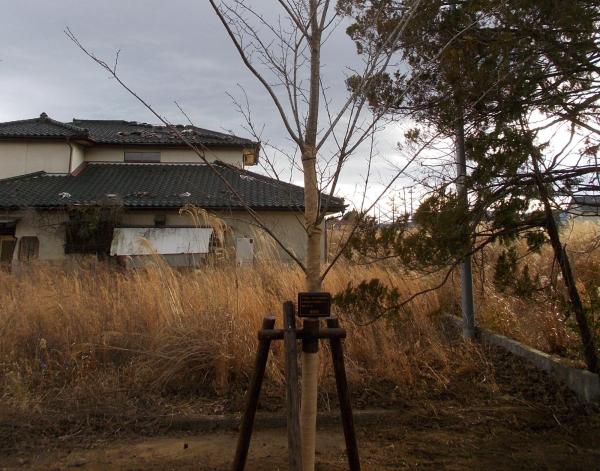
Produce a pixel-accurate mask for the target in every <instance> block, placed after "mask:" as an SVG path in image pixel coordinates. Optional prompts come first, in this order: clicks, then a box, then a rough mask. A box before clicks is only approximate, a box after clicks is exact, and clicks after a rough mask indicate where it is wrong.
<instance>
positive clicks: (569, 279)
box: [531, 156, 599, 373]
mask: <svg viewBox="0 0 600 471" xmlns="http://www.w3.org/2000/svg"><path fill="white" fill-rule="evenodd" d="M531 160H532V162H533V169H534V177H535V182H536V186H537V188H538V192H539V196H540V200H541V202H542V205H543V206H544V215H545V217H546V231H547V232H548V237H550V244H551V245H552V250H553V251H554V256H555V257H556V260H558V264H559V266H560V270H561V273H562V276H563V280H564V282H565V286H566V288H567V293H568V295H569V301H570V304H571V309H572V311H573V313H574V314H575V319H576V321H577V327H578V328H579V336H580V337H581V343H582V345H583V355H584V357H585V362H586V365H587V368H588V370H590V371H591V372H593V373H598V372H599V370H598V354H597V351H596V346H595V345H594V338H593V335H592V332H591V330H590V326H589V324H588V320H587V317H586V315H585V311H584V309H583V303H582V302H581V297H580V296H579V290H578V289H577V285H576V284H575V277H574V276H573V270H572V269H571V263H570V261H569V256H568V254H567V251H566V250H565V248H564V246H563V245H562V243H561V241H560V234H559V232H558V226H557V224H556V221H555V220H554V215H553V214H552V207H551V206H550V196H549V194H548V189H547V188H546V185H545V184H544V182H543V180H542V177H541V173H540V167H539V164H538V161H537V159H536V157H535V156H533V157H532V159H531Z"/></svg>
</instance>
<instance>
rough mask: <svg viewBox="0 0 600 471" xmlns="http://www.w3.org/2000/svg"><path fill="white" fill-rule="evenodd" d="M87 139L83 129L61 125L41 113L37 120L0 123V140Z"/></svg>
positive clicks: (70, 125)
mask: <svg viewBox="0 0 600 471" xmlns="http://www.w3.org/2000/svg"><path fill="white" fill-rule="evenodd" d="M3 137H4V138H84V139H85V138H87V137H88V132H87V130H85V129H82V128H79V127H76V126H73V125H72V124H67V123H61V122H60V121H56V120H54V119H51V118H49V117H48V115H47V114H46V113H42V114H41V115H40V117H39V118H34V119H24V120H21V121H9V122H6V123H0V138H3Z"/></svg>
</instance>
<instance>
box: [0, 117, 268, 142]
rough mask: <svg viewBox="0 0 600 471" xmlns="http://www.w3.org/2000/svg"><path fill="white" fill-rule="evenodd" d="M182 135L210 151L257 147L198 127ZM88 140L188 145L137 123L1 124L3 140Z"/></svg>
mask: <svg viewBox="0 0 600 471" xmlns="http://www.w3.org/2000/svg"><path fill="white" fill-rule="evenodd" d="M175 127H176V128H177V129H178V131H179V132H181V133H182V134H183V135H184V136H186V138H187V139H188V140H189V141H190V142H192V143H194V144H197V145H205V146H210V147H215V146H221V147H257V146H258V143H257V142H254V141H251V140H250V139H244V138H242V137H237V136H233V135H231V134H225V133H221V132H217V131H209V130H208V129H202V128H199V127H196V126H183V125H175ZM2 138H4V139H15V138H18V139H27V138H30V139H35V138H46V139H65V138H73V139H84V140H87V141H90V142H93V143H96V144H114V145H136V146H140V145H142V146H143V145H155V146H156V145H167V146H168V145H185V144H184V143H183V142H182V140H181V139H180V138H179V137H178V136H177V134H176V133H175V132H173V131H172V130H169V128H167V127H166V126H156V125H152V124H145V123H137V122H135V121H115V120H88V119H73V121H72V122H71V123H62V122H60V121H56V120H54V119H51V118H49V117H48V115H46V113H42V114H41V115H40V117H39V118H34V119H26V120H21V121H10V122H6V123H0V139H2Z"/></svg>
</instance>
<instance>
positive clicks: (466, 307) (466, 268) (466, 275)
mask: <svg viewBox="0 0 600 471" xmlns="http://www.w3.org/2000/svg"><path fill="white" fill-rule="evenodd" d="M458 112H459V117H458V118H457V119H456V191H457V194H458V197H459V199H460V200H461V202H462V203H463V204H464V206H465V208H468V205H469V196H468V194H467V187H466V185H465V179H466V176H467V157H466V153H465V123H464V120H463V116H462V109H460V108H459V109H458ZM460 285H461V308H462V319H463V336H464V337H466V338H474V337H475V308H474V303H473V273H472V270H471V255H465V256H464V257H463V259H462V261H461V264H460Z"/></svg>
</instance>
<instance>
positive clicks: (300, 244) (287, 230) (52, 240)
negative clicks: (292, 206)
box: [4, 210, 325, 264]
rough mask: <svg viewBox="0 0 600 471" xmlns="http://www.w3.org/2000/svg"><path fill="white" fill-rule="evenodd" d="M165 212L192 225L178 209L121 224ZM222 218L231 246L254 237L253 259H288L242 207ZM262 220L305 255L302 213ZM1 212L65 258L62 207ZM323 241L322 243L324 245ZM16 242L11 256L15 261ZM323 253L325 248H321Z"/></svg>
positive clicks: (46, 256)
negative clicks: (238, 241) (240, 209)
mask: <svg viewBox="0 0 600 471" xmlns="http://www.w3.org/2000/svg"><path fill="white" fill-rule="evenodd" d="M159 214H164V215H165V216H166V225H169V226H194V225H195V224H194V221H193V220H192V218H191V217H190V216H188V215H180V214H179V213H178V211H175V210H171V211H161V210H156V211H154V210H137V211H136V210H132V211H126V212H124V213H123V215H122V220H121V225H122V226H153V225H154V219H155V216H156V215H159ZM215 215H216V216H218V217H219V218H220V219H222V221H224V222H225V223H226V224H227V226H228V227H229V228H230V229H231V231H230V232H229V233H228V235H227V239H226V246H227V247H228V248H230V249H231V250H233V247H235V238H236V237H250V238H252V239H254V253H255V258H256V259H263V260H284V261H291V259H290V257H289V256H288V255H287V254H286V253H285V252H284V251H283V249H281V247H279V246H278V244H277V243H276V242H275V241H273V240H272V238H271V237H270V236H269V235H268V234H267V233H265V232H264V231H263V230H262V229H261V228H259V227H257V226H256V225H255V224H254V223H253V222H252V218H251V217H250V216H249V215H248V214H247V213H245V212H244V211H231V212H218V213H216V214H215ZM259 215H260V218H261V219H262V221H263V222H264V224H266V225H267V227H269V229H270V230H271V231H273V233H274V234H275V235H276V236H277V237H278V238H279V239H280V240H281V241H282V242H283V243H284V244H285V246H286V247H287V248H288V249H289V250H290V251H291V252H292V253H293V254H294V255H295V256H296V257H297V258H299V259H300V260H302V261H304V259H305V253H306V250H305V247H306V233H305V231H304V227H303V225H302V214H301V213H294V212H288V211H263V212H260V213H259ZM4 216H10V217H17V218H18V219H19V221H18V223H17V227H16V232H15V236H16V237H17V239H20V238H21V237H23V236H36V237H38V239H39V259H40V260H48V261H53V260H54V261H55V260H62V259H65V258H66V256H65V251H64V244H65V223H66V222H67V221H68V216H67V214H66V213H65V212H64V211H39V212H38V211H34V210H28V211H19V212H11V213H10V214H5V215H4ZM324 244H325V241H323V247H325V245H324ZM18 248H19V246H18V243H17V247H16V249H15V253H14V256H13V260H14V261H15V263H16V264H18ZM232 253H233V252H232ZM323 253H324V252H323Z"/></svg>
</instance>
